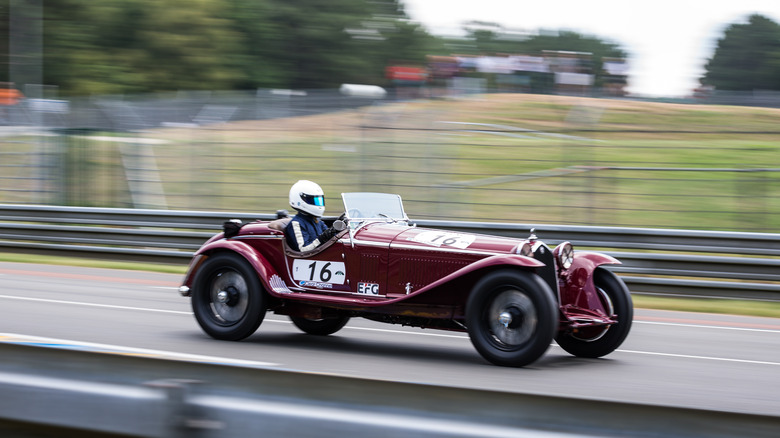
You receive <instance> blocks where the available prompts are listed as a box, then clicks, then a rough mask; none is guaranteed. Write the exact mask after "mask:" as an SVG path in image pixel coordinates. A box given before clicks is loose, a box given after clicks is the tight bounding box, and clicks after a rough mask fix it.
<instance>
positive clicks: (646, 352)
mask: <svg viewBox="0 0 780 438" xmlns="http://www.w3.org/2000/svg"><path fill="white" fill-rule="evenodd" d="M0 298H6V299H13V300H21V301H36V302H48V303H54V304H70V305H78V306H87V307H102V308H109V309H120V310H133V311H143V312H157V313H172V314H177V315H192V312H184V311H178V310H160V309H148V308H142V307H130V306H116V305H112V304H96V303H81V302H76V301H63V300H51V299H45V298H31V297H15V296H10V295H0ZM266 321H268V322H276V323H284V324H289V323H290V321H287V320H278V319H271V318H268V319H266ZM637 322H639V321H637ZM642 323H646V324H655V325H670V326H680V327H694V328H711V329H721V330H747V331H761V332H769V333H780V330H763V329H743V328H739V327H720V326H704V325H689V324H679V323H660V322H659V323H655V322H646V321H643V322H642ZM345 328H346V329H350V330H359V331H371V332H382V333H393V334H406V335H418V336H434V337H445V338H456V339H468V336H467V335H465V334H462V335H451V334H441V333H422V332H410V331H401V330H392V329H380V328H370V327H345ZM553 345H554V344H553ZM615 352H617V353H629V354H644V355H652V356H666V357H676V358H683V359H699V360H710V361H721V362H738V363H747V364H757V365H776V366H780V363H778V362H768V361H758V360H747V359H729V358H721V357H710V356H693V355H687V354H675V353H657V352H649V351H636V350H616V351H615Z"/></svg>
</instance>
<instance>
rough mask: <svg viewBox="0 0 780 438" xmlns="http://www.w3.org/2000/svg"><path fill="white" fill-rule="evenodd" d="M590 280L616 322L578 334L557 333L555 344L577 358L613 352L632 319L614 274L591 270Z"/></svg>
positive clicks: (631, 310)
mask: <svg viewBox="0 0 780 438" xmlns="http://www.w3.org/2000/svg"><path fill="white" fill-rule="evenodd" d="M593 282H594V283H595V285H596V290H597V291H599V293H600V295H601V300H602V301H603V303H604V306H605V307H606V308H607V309H608V310H609V309H612V313H613V314H615V315H617V318H618V322H617V324H615V325H612V326H609V327H607V328H606V329H589V330H587V331H581V332H580V333H576V334H575V333H560V334H558V336H557V337H556V338H555V341H556V342H557V343H558V345H560V346H561V348H563V349H564V350H565V351H567V352H568V353H569V354H573V355H574V356H578V357H591V358H595V357H602V356H606V355H607V354H609V353H612V352H613V351H615V350H616V349H617V348H618V347H619V346H620V344H622V343H623V341H624V340H625V339H626V336H628V332H629V331H630V330H631V323H632V321H633V320H634V303H633V301H632V300H631V293H630V292H629V291H628V288H627V287H626V284H625V283H623V280H621V279H620V278H619V277H618V276H617V275H615V274H614V273H612V272H611V271H608V270H606V269H604V268H597V269H596V270H595V271H594V272H593Z"/></svg>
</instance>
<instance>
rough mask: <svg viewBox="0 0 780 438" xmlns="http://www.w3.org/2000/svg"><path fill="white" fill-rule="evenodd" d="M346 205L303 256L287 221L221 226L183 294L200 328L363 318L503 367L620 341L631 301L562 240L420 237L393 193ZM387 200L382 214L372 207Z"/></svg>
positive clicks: (231, 336)
mask: <svg viewBox="0 0 780 438" xmlns="http://www.w3.org/2000/svg"><path fill="white" fill-rule="evenodd" d="M343 197H344V201H345V208H346V211H347V213H346V214H345V216H346V219H345V220H346V221H347V223H348V226H346V228H345V229H343V230H342V231H340V232H339V233H338V234H337V235H336V237H334V238H333V239H331V240H330V241H328V242H326V243H325V244H323V245H322V246H321V247H320V248H317V249H316V250H314V251H312V252H309V253H296V252H294V251H292V250H290V248H289V247H288V246H287V244H286V240H285V238H284V231H283V230H284V226H285V225H286V220H285V219H279V220H277V221H271V222H262V221H258V222H254V223H250V224H246V225H243V226H241V225H239V224H236V223H235V222H228V223H226V227H225V232H223V233H220V234H218V235H216V236H214V237H213V238H211V239H210V240H209V241H207V242H206V243H205V244H204V245H203V246H202V247H201V248H200V249H199V250H198V251H197V253H196V255H195V257H194V258H193V260H192V262H191V264H190V269H189V271H188V273H187V275H186V277H185V281H184V284H183V286H182V288H181V292H182V294H183V295H185V296H191V297H192V306H193V310H194V313H195V316H196V319H197V320H198V322H199V324H200V325H201V327H202V328H203V329H204V331H206V333H208V334H209V335H211V336H212V337H215V338H217V339H228V340H239V339H243V338H245V337H247V336H249V335H251V334H252V333H253V332H254V331H255V330H256V329H257V328H258V326H259V325H260V323H261V322H262V319H263V316H264V314H265V313H266V312H267V311H272V312H274V313H277V314H284V315H289V316H290V318H291V319H292V320H293V322H294V323H295V325H296V326H298V327H299V328H301V329H302V330H304V331H305V332H307V333H311V334H315V335H327V334H331V333H334V332H335V331H337V330H339V329H340V328H341V327H343V326H344V325H345V324H346V322H347V321H348V319H349V318H350V317H358V316H359V317H365V318H368V319H371V320H375V321H381V322H387V323H397V324H404V325H411V326H417V327H426V328H435V329H443V330H455V331H466V332H468V333H469V336H470V338H471V340H472V343H473V344H474V346H475V348H476V349H477V350H478V351H479V352H480V354H482V355H483V357H485V358H486V359H487V360H488V361H490V362H493V363H495V364H499V365H508V366H523V365H526V364H528V363H531V362H533V361H534V360H536V359H537V358H538V357H540V356H541V355H542V354H543V353H544V351H546V349H547V348H548V347H549V345H550V342H551V341H552V340H553V339H555V340H556V341H557V342H558V344H559V345H561V347H563V348H564V349H565V350H566V351H569V352H570V353H572V354H574V355H577V356H585V357H600V356H603V355H605V354H608V353H610V352H611V351H613V350H614V349H616V348H617V347H618V346H619V345H620V344H621V343H622V342H623V340H624V339H625V337H626V335H627V334H628V331H629V329H630V326H631V321H632V317H633V307H632V304H631V297H630V294H629V293H628V290H627V289H626V287H625V285H624V284H623V282H622V281H620V279H619V278H618V277H616V276H615V275H614V274H612V273H611V272H610V271H607V270H605V269H604V268H603V267H602V266H603V265H609V264H618V263H619V262H618V261H617V260H616V259H614V258H612V257H610V256H607V255H603V254H599V253H594V252H580V251H577V252H575V251H573V250H572V246H571V244H570V243H568V242H564V243H562V244H560V245H558V246H557V247H556V248H555V249H551V248H549V247H548V246H547V245H546V244H545V243H543V242H541V241H540V240H538V239H537V238H536V236H534V235H533V232H531V235H530V236H529V237H528V238H525V239H522V238H517V239H512V238H505V237H496V236H489V235H482V234H471V233H460V232H451V231H442V230H435V229H426V228H420V227H416V226H414V225H413V224H411V223H410V221H409V219H408V218H407V217H406V214H405V213H404V212H403V207H402V206H400V197H398V196H397V195H386V194H371V193H354V194H344V195H343ZM388 202H389V204H391V206H389V207H387V209H388V210H387V212H386V213H383V212H382V211H380V210H382V208H384V207H377V205H386V204H387V203H388ZM396 202H397V204H398V205H395V203H396ZM361 203H363V205H362V206H361ZM366 203H367V204H370V205H365V204H366ZM372 205H373V207H372ZM361 208H363V209H364V210H366V209H368V210H372V211H371V212H370V213H368V214H366V213H361V210H360V209H361ZM287 220H289V219H287ZM339 222H340V221H339ZM339 225H341V224H339Z"/></svg>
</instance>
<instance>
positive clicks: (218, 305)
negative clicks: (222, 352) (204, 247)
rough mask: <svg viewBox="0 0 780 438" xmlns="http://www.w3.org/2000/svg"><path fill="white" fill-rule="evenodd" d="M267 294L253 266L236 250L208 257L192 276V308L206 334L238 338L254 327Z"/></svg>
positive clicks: (216, 337)
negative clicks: (193, 276) (193, 277)
mask: <svg viewBox="0 0 780 438" xmlns="http://www.w3.org/2000/svg"><path fill="white" fill-rule="evenodd" d="M265 306H266V298H265V294H264V292H263V288H262V285H261V284H260V280H259V279H258V277H257V273H256V272H255V270H254V269H253V268H252V266H251V265H250V264H249V262H247V261H246V260H245V259H244V258H243V257H241V256H239V255H238V254H235V253H223V254H217V255H215V256H213V257H209V258H208V259H207V260H206V261H205V262H203V266H201V268H200V269H199V270H198V273H197V274H196V275H195V279H194V280H193V288H192V311H193V312H194V313H195V319H196V320H197V321H198V324H200V327H201V328H202V329H203V331H204V332H206V333H207V334H208V335H209V336H211V337H213V338H215V339H221V340H225V341H239V340H241V339H244V338H246V337H248V336H250V335H251V334H252V333H254V332H255V331H257V328H258V327H259V326H260V323H261V322H263V318H264V317H265V311H266V307H265Z"/></svg>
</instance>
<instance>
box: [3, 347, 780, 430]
mask: <svg viewBox="0 0 780 438" xmlns="http://www.w3.org/2000/svg"><path fill="white" fill-rule="evenodd" d="M14 338H16V339H14ZM0 339H3V341H0V356H1V357H3V361H2V362H0V394H2V397H0V435H2V436H8V435H12V436H23V437H27V436H29V437H34V436H35V437H38V436H83V435H85V434H89V435H87V436H102V435H103V434H112V436H114V435H113V434H116V435H121V436H137V437H171V438H175V437H185V436H186V437H193V436H197V437H202V438H210V437H225V436H230V437H233V436H278V437H282V436H284V437H290V438H301V437H317V438H321V437H342V436H358V435H359V436H383V437H389V436H404V437H417V438H433V437H442V438H444V437H497V436H534V437H543V438H564V437H591V436H647V437H649V436H665V437H699V436H708V437H715V438H731V437H742V436H744V434H745V433H748V434H749V435H750V436H752V437H774V436H776V433H777V430H779V429H780V417H778V416H770V415H757V414H744V413H735V412H723V411H710V410H700V409H691V408H678V407H665V406H656V405H644V404H632V403H619V402H615V401H604V400H595V399H584V398H566V397H555V396H544V395H531V394H518V393H508V392H498V391H487V390H478V389H468V388H449V387H440V386H434V385H423V384H413V383H402V382H392V381H381V380H370V379H361V378H351V377H345V376H336V375H327V374H318V373H300V372H294V371H289V370H280V369H276V368H273V367H269V366H263V365H260V364H246V363H243V364H239V363H235V364H234V363H230V361H229V360H227V359H219V358H203V357H199V358H190V357H183V356H184V355H182V357H176V356H177V355H175V354H168V355H167V356H164V357H156V358H150V357H149V356H150V355H149V354H147V355H146V356H147V357H139V356H133V355H132V353H133V351H132V350H131V349H128V351H124V350H123V349H122V348H120V347H110V346H99V348H97V347H98V346H93V347H92V348H89V346H86V347H85V346H82V345H68V344H67V343H65V342H61V341H57V342H54V341H53V340H39V341H38V342H37V343H36V341H35V340H34V339H26V338H24V337H18V336H16V335H8V334H0ZM9 339H10V340H9ZM57 343H59V344H65V345H60V346H56V347H53V346H52V344H57ZM85 350H87V351H85ZM659 419H663V421H659ZM41 430H43V431H46V432H47V434H45V435H41V434H40V433H39V432H40V431H41ZM746 431H747V432H746Z"/></svg>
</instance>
